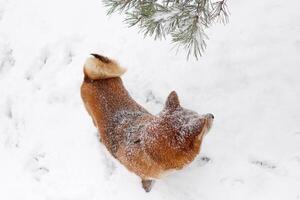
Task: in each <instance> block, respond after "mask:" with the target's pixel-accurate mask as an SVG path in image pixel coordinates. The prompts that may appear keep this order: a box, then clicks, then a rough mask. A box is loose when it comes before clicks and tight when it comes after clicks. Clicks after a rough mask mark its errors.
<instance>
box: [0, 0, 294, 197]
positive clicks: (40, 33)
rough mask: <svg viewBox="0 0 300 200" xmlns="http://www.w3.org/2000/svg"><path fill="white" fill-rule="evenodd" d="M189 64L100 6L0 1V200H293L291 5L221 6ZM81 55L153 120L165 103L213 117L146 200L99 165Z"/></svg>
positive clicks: (121, 173)
mask: <svg viewBox="0 0 300 200" xmlns="http://www.w3.org/2000/svg"><path fill="white" fill-rule="evenodd" d="M228 4H229V5H228V6H229V8H230V11H231V16H230V23H229V24H228V25H226V26H222V25H218V26H214V27H212V28H211V29H210V30H208V31H209V33H208V34H209V36H210V41H209V42H208V49H207V51H206V53H205V55H204V57H202V58H201V59H200V60H199V61H194V60H190V61H188V62H187V61H186V59H185V52H179V53H178V54H175V52H174V51H170V49H171V45H170V43H169V42H170V41H157V42H153V41H152V39H148V38H145V39H144V38H143V36H142V35H140V34H138V30H137V29H135V28H130V29H128V28H126V27H125V25H124V23H123V22H122V17H120V16H119V15H117V14H116V15H114V16H111V17H107V16H106V15H105V8H104V7H103V5H102V3H101V1H99V0H86V1H71V0H44V1H40V0H27V1H24V0H14V1H12V0H0V92H1V98H0V199H3V200H19V199H24V200H43V199H45V200H81V199H89V200H96V199H97V200H98V199H106V200H108V199H131V200H133V199H149V200H154V199H155V200H167V199H173V200H182V199H185V200H196V199H197V200H199V199H207V200H211V199H228V200H233V199H238V200H240V199H243V200H247V199H256V200H257V199H264V200H266V199H272V200H275V199H279V200H281V199H289V200H299V199H300V189H299V188H300V170H299V169H300V123H299V122H300V104H299V99H300V79H299V74H300V69H299V66H300V57H299V52H300V23H299V19H300V12H299V9H300V3H299V1H296V0H291V1H289V3H287V2H286V1H284V0H277V1H275V0H266V1H263V2H261V1H257V2H254V1H228ZM90 53H99V54H103V55H106V56H109V57H112V58H115V59H117V60H118V61H119V62H120V64H121V65H122V66H124V67H126V68H128V72H127V73H126V74H125V75H124V77H123V79H124V83H125V85H126V87H127V88H128V90H129V92H130V93H131V94H132V96H133V97H134V98H135V99H136V100H137V101H138V102H139V103H141V104H142V105H144V106H145V107H146V108H147V109H148V110H150V111H151V112H152V113H154V114H156V113H159V111H161V109H162V107H163V105H162V104H163V102H164V100H165V99H166V96H167V95H168V94H169V92H170V91H172V90H176V91H177V93H178V95H179V98H180V100H181V104H182V106H183V107H186V108H189V109H191V110H195V111H197V112H198V113H213V114H214V116H215V120H214V126H213V127H212V129H211V131H210V132H209V134H208V135H206V137H205V138H204V143H203V144H202V151H201V153H200V155H199V156H198V157H197V159H196V160H195V161H194V162H193V163H192V164H191V165H190V166H189V167H187V168H185V169H184V170H182V171H178V172H176V173H173V174H171V175H169V176H167V177H165V178H163V179H162V180H160V181H157V182H156V184H155V185H154V187H153V188H152V191H151V192H150V193H145V192H144V190H143V189H142V187H141V185H140V180H139V178H138V177H136V176H135V175H134V174H132V173H129V172H128V171H127V170H126V169H125V168H124V167H123V166H122V165H120V164H119V163H118V162H117V161H115V160H114V159H113V158H112V156H111V155H109V154H108V153H107V151H106V149H105V148H104V147H103V145H102V144H101V143H99V141H98V140H99V139H98V136H97V130H96V129H95V128H94V127H93V123H92V121H91V119H90V117H89V116H88V114H87V112H86V110H85V108H84V106H83V103H82V101H81V98H80V92H79V88H80V85H81V81H82V79H83V73H82V70H83V69H82V68H83V62H84V61H85V59H86V58H87V56H88V55H89V54H90Z"/></svg>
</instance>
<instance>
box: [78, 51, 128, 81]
mask: <svg viewBox="0 0 300 200" xmlns="http://www.w3.org/2000/svg"><path fill="white" fill-rule="evenodd" d="M91 55H92V56H93V57H90V58H88V59H87V60H86V61H85V64H84V70H83V71H84V74H85V76H87V77H88V78H90V79H92V80H98V79H107V78H113V77H119V76H121V75H122V74H124V73H125V72H126V69H125V68H123V67H121V66H119V65H118V63H117V62H116V61H114V60H111V59H109V58H107V57H105V56H101V55H98V54H91Z"/></svg>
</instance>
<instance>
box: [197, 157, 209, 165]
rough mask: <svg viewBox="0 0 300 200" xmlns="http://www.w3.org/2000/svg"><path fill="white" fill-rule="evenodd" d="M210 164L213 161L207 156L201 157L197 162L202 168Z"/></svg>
mask: <svg viewBox="0 0 300 200" xmlns="http://www.w3.org/2000/svg"><path fill="white" fill-rule="evenodd" d="M210 162H212V161H211V159H210V158H209V157H207V156H200V157H199V158H197V160H196V164H197V166H200V167H202V166H204V165H206V164H208V163H210Z"/></svg>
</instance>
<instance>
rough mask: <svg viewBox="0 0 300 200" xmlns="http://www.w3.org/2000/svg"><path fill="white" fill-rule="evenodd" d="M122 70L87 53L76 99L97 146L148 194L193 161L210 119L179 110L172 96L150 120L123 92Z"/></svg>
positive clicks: (103, 58) (105, 58)
mask: <svg viewBox="0 0 300 200" xmlns="http://www.w3.org/2000/svg"><path fill="white" fill-rule="evenodd" d="M125 71H126V70H125V68H122V67H121V66H119V65H118V63H117V62H116V61H114V60H112V59H109V58H107V57H104V56H101V55H97V54H92V57H90V58H88V59H87V60H86V62H85V64H84V81H83V83H82V86H81V97H82V100H83V102H84V105H85V107H86V110H87V111H88V113H89V114H90V116H91V117H92V120H93V123H94V125H95V126H96V127H97V128H98V130H99V135H100V140H101V142H102V143H103V144H104V145H105V146H106V148H107V149H108V151H109V152H110V153H111V154H112V155H113V156H114V157H115V158H116V159H117V160H119V161H120V162H121V163H122V164H123V165H124V166H125V167H126V168H127V169H128V170H129V171H131V172H134V173H135V174H136V175H138V176H139V177H141V180H142V186H143V188H144V189H145V191H146V192H149V191H150V190H151V187H152V185H153V183H154V180H155V179H159V178H160V177H161V176H162V175H164V174H165V173H166V172H168V171H170V170H179V169H182V168H183V167H184V166H186V165H187V164H189V163H190V162H191V161H193V160H194V158H195V157H196V156H197V155H198V154H199V151H200V147H201V143H202V140H203V136H204V135H205V134H206V133H207V132H208V131H209V129H210V128H211V126H212V123H213V118H214V116H213V115H212V114H205V115H199V114H197V113H196V112H194V111H191V110H188V109H185V108H183V107H181V105H180V103H179V99H178V96H177V94H176V92H175V91H173V92H171V93H170V94H169V96H168V98H167V100H166V103H165V107H164V108H163V110H162V111H161V112H160V113H159V114H158V115H152V114H151V113H149V112H148V111H147V110H146V109H145V108H143V107H142V106H141V105H139V104H138V103H137V102H136V101H135V100H133V99H132V98H131V96H130V95H129V93H128V92H127V90H126V89H125V88H124V86H123V83H122V80H121V78H120V76H121V75H122V74H124V73H125Z"/></svg>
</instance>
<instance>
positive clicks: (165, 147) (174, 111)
mask: <svg viewBox="0 0 300 200" xmlns="http://www.w3.org/2000/svg"><path fill="white" fill-rule="evenodd" d="M213 119H214V116H213V115H212V114H205V115H199V114H198V113H196V112H194V111H191V110H188V109H185V108H183V107H181V106H180V103H179V99H178V96H177V94H176V92H174V91H173V92H171V93H170V94H169V96H168V98H167V101H166V104H165V108H164V109H163V111H162V112H161V113H160V114H159V115H158V117H157V118H156V119H155V122H154V123H152V125H151V126H150V127H148V130H147V132H148V135H149V136H150V137H149V138H152V139H150V142H152V145H151V146H152V148H151V149H149V154H150V155H151V157H152V158H153V159H155V160H156V161H157V162H158V163H164V165H165V169H181V168H182V167H184V166H185V165H186V164H188V163H189V162H191V161H192V160H193V159H194V158H195V157H196V156H197V154H198V153H199V150H200V146H201V143H202V139H203V136H204V135H205V134H206V133H207V132H208V131H209V130H210V128H211V126H212V123H213Z"/></svg>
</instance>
